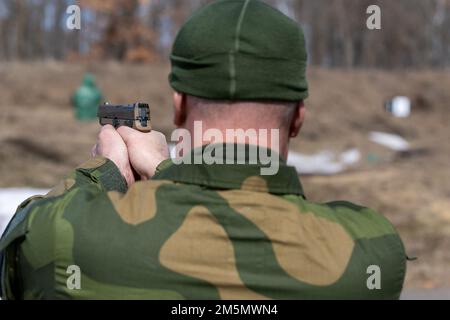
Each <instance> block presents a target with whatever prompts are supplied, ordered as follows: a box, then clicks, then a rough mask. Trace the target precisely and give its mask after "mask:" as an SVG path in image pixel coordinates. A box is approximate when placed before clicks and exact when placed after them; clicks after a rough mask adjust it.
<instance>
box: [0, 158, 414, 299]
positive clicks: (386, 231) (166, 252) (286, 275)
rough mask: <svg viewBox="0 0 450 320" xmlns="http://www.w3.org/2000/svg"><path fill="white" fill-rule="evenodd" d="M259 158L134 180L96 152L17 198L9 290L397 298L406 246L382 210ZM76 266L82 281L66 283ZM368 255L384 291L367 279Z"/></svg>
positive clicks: (14, 293) (24, 293) (8, 253)
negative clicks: (323, 194)
mask: <svg viewBox="0 0 450 320" xmlns="http://www.w3.org/2000/svg"><path fill="white" fill-rule="evenodd" d="M194 152H201V150H200V151H199V150H198V149H197V150H196V151H194ZM225 156H226V155H225ZM260 167H261V165H259V164H233V165H204V164H200V165H188V164H181V165H174V164H172V163H171V161H170V160H168V161H165V162H163V163H162V164H161V165H160V166H159V167H158V172H157V174H156V176H155V177H154V178H153V179H152V180H150V181H144V182H137V183H135V184H133V185H132V186H131V187H130V188H129V189H128V190H127V188H126V184H125V181H124V179H123V178H122V177H121V176H120V173H119V171H118V169H117V168H116V167H115V165H114V164H113V163H112V162H111V161H109V160H107V159H104V158H98V157H97V158H94V159H91V160H89V161H87V162H86V163H85V164H83V165H82V166H80V167H79V168H77V169H76V170H74V171H73V172H72V173H71V174H70V175H69V176H68V177H67V178H66V179H65V180H64V181H62V182H61V183H60V184H59V185H58V186H56V187H55V188H54V189H53V190H52V191H51V192H50V193H49V194H47V195H46V196H43V197H34V198H31V199H29V200H27V201H25V202H24V203H23V204H22V205H21V206H20V207H19V208H18V210H17V212H16V214H15V216H14V218H13V219H12V221H11V222H10V225H9V226H8V228H7V231H6V232H5V233H4V235H3V237H2V239H1V241H0V252H1V257H2V258H1V259H2V275H1V288H2V297H3V298H8V299H348V298H354V299H397V298H399V295H400V292H401V289H402V285H403V281H404V276H405V269H406V255H405V252H404V248H403V244H402V241H401V239H400V238H399V236H398V234H397V232H396V231H395V230H394V228H393V226H392V225H391V224H390V223H389V222H388V221H387V220H386V219H385V218H384V217H383V216H381V215H380V214H378V213H376V212H374V211H373V210H371V209H368V208H364V207H360V206H357V205H354V204H352V203H348V202H332V203H326V204H317V203H312V202H310V201H308V200H307V199H306V198H305V196H304V192H303V189H302V186H301V184H300V181H299V179H298V177H297V174H296V172H295V170H294V168H292V167H288V166H287V165H285V164H284V163H282V164H281V166H280V170H279V172H278V174H276V175H274V176H260V175H259V169H260ZM71 265H77V266H79V268H80V270H81V289H79V290H78V289H73V290H71V289H69V288H68V286H67V280H68V277H69V276H70V274H68V273H67V269H68V267H69V266H71ZM371 265H376V266H379V268H380V270H381V279H380V280H381V289H379V290H377V289H374V290H369V288H368V287H367V279H368V278H369V277H370V274H368V273H367V269H368V267H369V266H371Z"/></svg>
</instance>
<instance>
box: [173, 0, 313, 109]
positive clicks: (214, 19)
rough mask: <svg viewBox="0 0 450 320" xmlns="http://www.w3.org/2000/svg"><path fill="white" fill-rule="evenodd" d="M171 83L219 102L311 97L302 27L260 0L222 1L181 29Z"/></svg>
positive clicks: (204, 8)
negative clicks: (309, 94)
mask: <svg viewBox="0 0 450 320" xmlns="http://www.w3.org/2000/svg"><path fill="white" fill-rule="evenodd" d="M170 60H171V64H172V70H171V73H170V75H169V82H170V84H171V86H172V88H173V89H174V90H176V91H178V92H182V93H186V94H189V95H193V96H197V97H202V98H207V99H213V100H247V101H248V100H256V101H257V100H281V101H299V100H302V99H305V98H306V97H307V96H308V83H307V81H306V74H305V73H306V60H307V57H306V49H305V40H304V35H303V32H302V29H301V28H300V26H299V25H298V24H297V23H296V22H295V21H293V20H291V19H290V18H288V17H287V16H285V15H284V14H282V13H281V12H280V11H278V10H276V9H274V8H272V7H271V6H269V5H267V4H265V3H263V2H261V1H258V0H219V1H215V2H213V3H212V4H210V5H207V6H205V7H203V8H201V9H200V10H199V11H197V12H196V13H194V15H193V16H192V17H191V18H190V19H189V20H188V21H187V22H186V23H185V24H184V26H183V27H182V28H181V30H180V31H179V33H178V35H177V38H176V40H175V43H174V45H173V49H172V54H171V56H170Z"/></svg>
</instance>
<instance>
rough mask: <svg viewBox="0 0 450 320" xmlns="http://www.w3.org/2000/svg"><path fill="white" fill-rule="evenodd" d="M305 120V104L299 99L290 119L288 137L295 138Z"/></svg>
mask: <svg viewBox="0 0 450 320" xmlns="http://www.w3.org/2000/svg"><path fill="white" fill-rule="evenodd" d="M304 120H305V104H304V102H303V100H301V101H299V102H298V103H297V105H296V107H295V112H294V115H293V117H292V120H291V127H290V128H289V137H291V138H295V137H296V136H298V133H299V132H300V129H301V128H302V125H303V121H304Z"/></svg>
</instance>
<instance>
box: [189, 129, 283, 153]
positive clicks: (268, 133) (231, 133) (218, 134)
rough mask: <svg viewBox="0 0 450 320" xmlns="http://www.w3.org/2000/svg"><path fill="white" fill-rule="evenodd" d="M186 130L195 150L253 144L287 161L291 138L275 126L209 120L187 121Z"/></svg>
mask: <svg viewBox="0 0 450 320" xmlns="http://www.w3.org/2000/svg"><path fill="white" fill-rule="evenodd" d="M184 129H187V130H188V131H189V132H190V133H191V145H192V147H193V148H197V147H201V146H203V145H206V144H210V143H241V144H251V145H257V146H260V147H264V148H268V149H272V150H273V151H276V152H277V153H278V154H279V155H280V156H281V157H282V158H283V159H287V154H288V144H289V136H288V133H287V130H285V129H280V128H279V127H277V126H275V125H266V126H262V125H261V124H253V125H249V124H245V125H240V124H238V123H236V122H233V123H226V122H224V121H222V122H220V123H217V122H216V123H214V122H210V121H207V120H202V121H200V120H195V121H194V120H192V121H186V123H185V125H184Z"/></svg>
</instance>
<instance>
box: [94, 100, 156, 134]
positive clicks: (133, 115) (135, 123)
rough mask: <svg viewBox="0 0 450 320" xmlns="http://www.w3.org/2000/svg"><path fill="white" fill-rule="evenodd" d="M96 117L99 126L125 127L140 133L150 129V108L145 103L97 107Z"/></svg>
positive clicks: (105, 104)
mask: <svg viewBox="0 0 450 320" xmlns="http://www.w3.org/2000/svg"><path fill="white" fill-rule="evenodd" d="M97 117H98V120H99V122H100V125H102V126H104V125H105V124H110V125H112V126H113V127H115V128H118V127H120V126H127V127H130V128H133V129H136V130H139V131H141V132H149V131H151V129H152V126H151V122H150V107H149V105H148V104H147V103H141V102H137V103H133V104H116V105H114V104H109V103H108V102H106V103H104V104H102V105H99V106H98V112H97Z"/></svg>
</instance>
